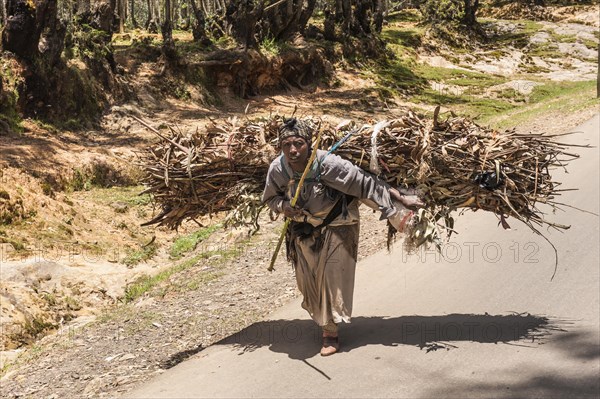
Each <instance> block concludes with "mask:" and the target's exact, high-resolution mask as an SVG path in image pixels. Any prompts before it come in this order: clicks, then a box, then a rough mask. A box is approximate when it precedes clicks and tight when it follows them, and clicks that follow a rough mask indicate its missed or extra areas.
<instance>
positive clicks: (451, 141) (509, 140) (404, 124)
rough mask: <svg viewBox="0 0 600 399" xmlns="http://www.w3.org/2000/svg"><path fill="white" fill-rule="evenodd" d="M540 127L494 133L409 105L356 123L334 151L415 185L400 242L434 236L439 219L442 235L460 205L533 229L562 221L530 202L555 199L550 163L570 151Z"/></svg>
mask: <svg viewBox="0 0 600 399" xmlns="http://www.w3.org/2000/svg"><path fill="white" fill-rule="evenodd" d="M552 138H553V137H551V136H547V135H543V134H518V133H516V132H515V131H514V130H512V131H507V132H505V133H499V132H497V131H495V130H492V129H488V128H484V127H481V126H479V125H477V124H475V123H474V122H473V121H471V120H469V119H466V118H459V117H452V118H449V119H447V120H445V121H438V110H436V112H435V116H434V118H433V120H432V121H427V122H426V121H424V120H422V119H420V118H418V117H417V116H416V115H415V114H413V113H412V112H408V113H407V114H406V115H405V116H403V117H401V118H398V119H394V120H390V121H384V122H380V123H378V124H376V125H375V126H372V127H371V126H369V127H368V128H367V129H362V130H361V132H360V133H359V134H354V135H352V137H351V138H350V139H349V140H348V141H347V142H346V143H345V144H344V145H342V146H341V147H340V149H339V150H338V151H337V154H338V155H340V156H342V157H344V158H346V159H348V160H350V161H352V162H353V163H355V164H356V165H359V166H360V167H362V168H363V169H365V170H368V171H370V172H372V173H374V174H377V175H380V177H382V178H384V179H385V180H386V181H387V182H388V183H389V184H390V185H392V186H396V187H411V188H416V189H417V191H418V192H419V195H420V196H421V198H422V200H424V202H425V203H426V205H427V206H426V209H427V212H423V211H421V212H419V217H418V218H416V219H415V223H416V224H417V226H415V227H416V228H415V229H413V230H412V232H411V234H409V236H408V237H407V240H406V242H407V243H409V244H411V245H412V246H413V247H417V246H419V245H421V244H422V243H423V242H425V241H434V242H436V244H438V245H439V244H440V240H439V237H440V234H439V230H438V227H440V226H441V225H440V224H439V223H438V222H439V221H443V222H444V224H443V227H445V228H446V232H447V233H448V236H449V235H450V234H451V233H452V229H453V225H454V221H453V219H452V217H451V216H450V213H451V212H452V211H454V210H457V209H460V208H469V209H472V210H478V209H481V210H484V211H489V212H493V213H494V214H496V215H497V216H498V217H499V219H500V222H501V223H502V226H503V227H504V228H509V225H508V223H507V221H506V219H507V218H508V217H509V216H512V217H514V218H516V219H518V220H520V221H522V222H523V223H525V224H526V225H527V226H529V227H530V228H531V229H532V230H533V231H535V232H537V233H540V232H539V230H538V229H537V227H536V226H543V225H546V226H550V227H554V228H557V229H567V228H568V227H569V226H565V225H560V224H556V223H553V222H551V221H548V220H546V219H545V218H544V212H543V211H541V210H540V209H539V208H538V207H537V204H538V203H544V204H549V205H551V206H557V205H562V204H560V203H559V202H557V201H556V200H555V198H556V196H557V195H559V194H560V191H561V190H559V189H558V187H559V185H560V184H559V183H557V182H555V181H553V180H552V177H551V175H550V170H551V169H552V168H555V167H564V166H565V164H566V163H567V162H568V161H569V160H572V159H573V158H575V157H577V155H576V154H571V153H568V152H566V148H567V147H568V145H564V144H560V143H557V142H555V141H553V140H552Z"/></svg>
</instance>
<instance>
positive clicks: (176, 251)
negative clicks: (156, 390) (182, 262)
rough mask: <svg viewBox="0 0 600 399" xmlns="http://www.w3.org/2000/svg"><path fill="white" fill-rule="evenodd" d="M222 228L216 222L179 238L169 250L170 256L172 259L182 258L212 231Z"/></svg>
mask: <svg viewBox="0 0 600 399" xmlns="http://www.w3.org/2000/svg"><path fill="white" fill-rule="evenodd" d="M220 228H221V225H220V224H216V225H213V226H209V227H205V228H203V229H200V230H198V231H196V232H194V233H192V234H188V235H185V236H183V237H179V238H177V239H176V240H175V242H173V245H172V246H171V249H170V250H169V256H171V258H172V259H179V258H181V257H182V256H183V255H184V254H185V253H187V252H190V251H193V250H194V249H195V248H196V246H197V245H198V244H199V243H200V242H202V241H204V240H206V239H207V238H208V237H210V235H211V234H212V233H214V232H215V231H217V230H218V229H220Z"/></svg>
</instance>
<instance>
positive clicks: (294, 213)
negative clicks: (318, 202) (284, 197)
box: [281, 201, 304, 219]
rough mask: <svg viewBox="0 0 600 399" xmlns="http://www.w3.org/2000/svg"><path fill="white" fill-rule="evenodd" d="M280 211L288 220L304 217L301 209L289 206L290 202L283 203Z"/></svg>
mask: <svg viewBox="0 0 600 399" xmlns="http://www.w3.org/2000/svg"><path fill="white" fill-rule="evenodd" d="M281 210H282V211H283V214H284V215H285V217H287V218H290V219H293V218H295V217H298V216H303V215H304V212H302V209H300V208H294V207H292V204H290V201H283V205H282V206H281Z"/></svg>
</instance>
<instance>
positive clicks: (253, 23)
mask: <svg viewBox="0 0 600 399" xmlns="http://www.w3.org/2000/svg"><path fill="white" fill-rule="evenodd" d="M262 15H263V3H262V2H258V3H256V4H255V3H254V2H253V1H252V0H241V1H235V0H230V2H229V4H228V6H227V12H226V14H225V17H226V19H227V22H228V24H229V25H230V26H231V29H232V34H233V37H234V38H235V39H236V40H237V42H238V43H239V44H241V45H242V47H244V48H256V47H257V44H258V43H257V41H256V31H257V27H258V22H259V21H260V19H261V17H262Z"/></svg>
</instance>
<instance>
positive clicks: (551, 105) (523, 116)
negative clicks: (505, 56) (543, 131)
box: [482, 80, 600, 129]
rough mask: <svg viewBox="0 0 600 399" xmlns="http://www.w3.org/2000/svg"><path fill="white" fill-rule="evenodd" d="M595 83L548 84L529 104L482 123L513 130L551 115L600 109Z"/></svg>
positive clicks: (487, 118) (533, 93)
mask: <svg viewBox="0 0 600 399" xmlns="http://www.w3.org/2000/svg"><path fill="white" fill-rule="evenodd" d="M599 105H600V100H598V99H597V98H596V81H595V80H593V81H586V82H549V83H547V84H545V85H540V86H536V87H535V88H534V89H533V92H532V93H531V94H530V95H529V102H528V103H527V104H523V105H522V106H519V107H517V108H515V109H514V110H510V111H509V112H506V113H504V114H497V115H489V116H486V117H485V118H482V121H484V122H485V123H488V124H490V125H492V126H493V127H495V128H497V129H506V128H510V127H514V126H516V125H519V124H521V123H525V122H528V121H530V120H532V119H535V118H540V117H542V116H543V115H549V114H557V113H558V114H568V113H573V112H578V111H581V110H584V109H588V108H592V107H596V108H597V107H598V106H599Z"/></svg>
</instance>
